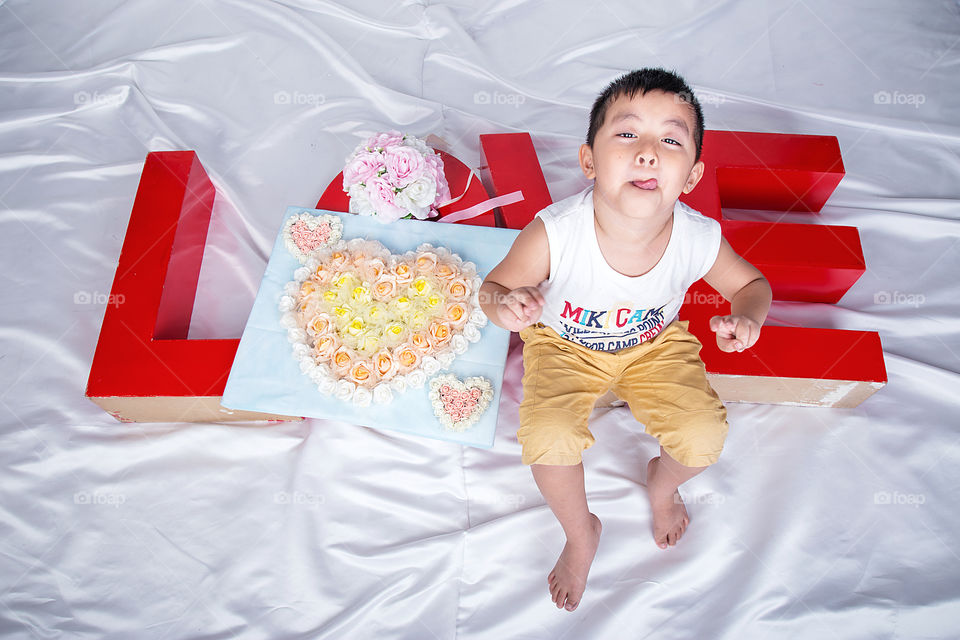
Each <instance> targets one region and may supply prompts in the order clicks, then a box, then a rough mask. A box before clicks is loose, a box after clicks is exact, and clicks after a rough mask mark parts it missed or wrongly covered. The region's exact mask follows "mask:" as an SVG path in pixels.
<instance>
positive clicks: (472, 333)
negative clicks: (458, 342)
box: [463, 324, 480, 342]
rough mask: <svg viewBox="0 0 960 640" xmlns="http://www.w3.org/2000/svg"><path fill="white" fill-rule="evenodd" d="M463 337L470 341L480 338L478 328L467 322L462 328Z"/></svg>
mask: <svg viewBox="0 0 960 640" xmlns="http://www.w3.org/2000/svg"><path fill="white" fill-rule="evenodd" d="M463 337H464V338H466V339H467V340H469V341H470V342H476V341H478V340H479V339H480V329H477V326H476V325H474V324H468V325H466V326H465V327H464V328H463Z"/></svg>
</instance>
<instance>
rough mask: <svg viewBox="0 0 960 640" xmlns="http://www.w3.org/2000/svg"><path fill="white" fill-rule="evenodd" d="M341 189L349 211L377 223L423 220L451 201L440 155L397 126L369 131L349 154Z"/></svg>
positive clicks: (435, 213)
mask: <svg viewBox="0 0 960 640" xmlns="http://www.w3.org/2000/svg"><path fill="white" fill-rule="evenodd" d="M343 190H344V191H345V192H346V193H347V194H348V195H349V196H350V213H356V214H360V215H364V216H375V217H376V218H377V220H379V221H380V222H384V223H387V222H393V221H394V220H399V219H400V218H404V217H414V218H417V219H419V220H426V219H427V218H432V217H434V216H436V215H437V207H439V206H441V205H443V204H445V203H446V202H447V201H449V200H450V187H449V186H448V185H447V179H446V178H445V177H444V175H443V160H441V159H440V156H439V155H437V154H436V153H435V152H434V151H433V149H431V148H430V147H428V146H427V144H426V143H425V142H424V141H423V140H420V139H419V138H416V137H414V136H408V135H404V134H402V133H400V132H399V131H388V132H386V133H378V134H376V135H374V136H371V137H370V138H368V139H367V140H366V141H364V142H363V143H362V144H360V145H359V146H358V147H357V148H356V149H355V150H354V151H353V153H352V154H351V155H350V157H348V158H347V162H346V166H345V167H344V169H343Z"/></svg>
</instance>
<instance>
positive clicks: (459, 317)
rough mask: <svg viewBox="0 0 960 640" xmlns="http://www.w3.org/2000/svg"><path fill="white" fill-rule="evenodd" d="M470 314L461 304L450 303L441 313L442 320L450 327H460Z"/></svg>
mask: <svg viewBox="0 0 960 640" xmlns="http://www.w3.org/2000/svg"><path fill="white" fill-rule="evenodd" d="M469 317H470V314H468V313H467V308H466V307H465V306H464V305H463V303H462V302H451V303H450V304H448V305H447V308H446V309H445V310H444V312H443V318H444V320H446V321H447V322H449V323H450V326H451V327H461V326H463V324H464V323H465V322H466V321H467V318H469Z"/></svg>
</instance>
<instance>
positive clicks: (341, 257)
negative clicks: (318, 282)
mask: <svg viewBox="0 0 960 640" xmlns="http://www.w3.org/2000/svg"><path fill="white" fill-rule="evenodd" d="M348 259H349V258H348V257H347V254H346V253H344V252H343V251H334V252H333V253H331V254H330V257H329V258H328V259H327V268H328V269H330V271H331V272H333V271H339V270H341V269H343V267H344V266H346V264H347V260H348ZM318 271H319V269H318Z"/></svg>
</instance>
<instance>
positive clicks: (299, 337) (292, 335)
mask: <svg viewBox="0 0 960 640" xmlns="http://www.w3.org/2000/svg"><path fill="white" fill-rule="evenodd" d="M306 339H307V332H306V331H304V330H303V329H287V340H289V341H290V342H294V343H296V342H305V341H306Z"/></svg>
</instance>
